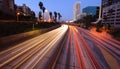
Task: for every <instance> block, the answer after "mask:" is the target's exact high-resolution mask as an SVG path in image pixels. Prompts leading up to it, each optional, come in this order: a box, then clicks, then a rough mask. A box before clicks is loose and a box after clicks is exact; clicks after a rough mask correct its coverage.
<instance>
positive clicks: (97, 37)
mask: <svg viewBox="0 0 120 69" xmlns="http://www.w3.org/2000/svg"><path fill="white" fill-rule="evenodd" d="M0 69H120V42H119V41H116V40H114V39H113V38H112V37H111V36H109V35H107V34H105V33H104V34H103V33H100V34H99V33H96V32H93V31H88V30H85V29H82V28H79V27H76V26H68V25H62V26H61V27H59V28H57V29H55V30H52V31H50V32H47V33H45V34H42V35H40V36H37V37H34V38H32V39H30V40H27V41H25V42H22V43H20V44H17V45H15V46H12V47H11V48H9V49H7V50H4V51H2V52H0Z"/></svg>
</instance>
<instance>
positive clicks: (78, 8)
mask: <svg viewBox="0 0 120 69" xmlns="http://www.w3.org/2000/svg"><path fill="white" fill-rule="evenodd" d="M73 12H74V20H77V19H78V15H80V2H76V3H75V5H74V9H73Z"/></svg>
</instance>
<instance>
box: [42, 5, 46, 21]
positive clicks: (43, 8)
mask: <svg viewBox="0 0 120 69" xmlns="http://www.w3.org/2000/svg"><path fill="white" fill-rule="evenodd" d="M45 9H46V8H45V7H44V6H43V7H42V11H43V21H44V13H45Z"/></svg>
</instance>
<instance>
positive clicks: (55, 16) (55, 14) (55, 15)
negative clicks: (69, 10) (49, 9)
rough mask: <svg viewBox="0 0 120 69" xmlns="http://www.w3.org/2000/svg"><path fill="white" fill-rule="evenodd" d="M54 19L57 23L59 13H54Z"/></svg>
mask: <svg viewBox="0 0 120 69" xmlns="http://www.w3.org/2000/svg"><path fill="white" fill-rule="evenodd" d="M54 18H55V22H56V21H57V12H56V11H55V12H54Z"/></svg>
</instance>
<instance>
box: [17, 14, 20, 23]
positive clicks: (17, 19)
mask: <svg viewBox="0 0 120 69" xmlns="http://www.w3.org/2000/svg"><path fill="white" fill-rule="evenodd" d="M19 15H20V13H19V12H17V21H19Z"/></svg>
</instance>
